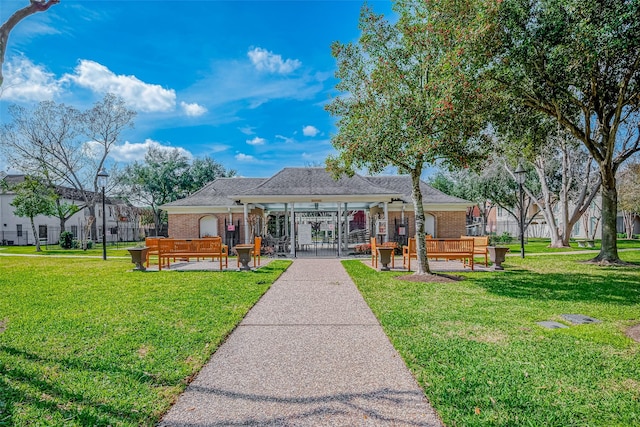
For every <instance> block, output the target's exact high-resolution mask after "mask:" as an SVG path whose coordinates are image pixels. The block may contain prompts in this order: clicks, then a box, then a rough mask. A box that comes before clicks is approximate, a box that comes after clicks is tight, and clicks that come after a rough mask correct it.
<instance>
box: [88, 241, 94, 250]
mask: <svg viewBox="0 0 640 427" xmlns="http://www.w3.org/2000/svg"><path fill="white" fill-rule="evenodd" d="M87 249H93V240H87Z"/></svg>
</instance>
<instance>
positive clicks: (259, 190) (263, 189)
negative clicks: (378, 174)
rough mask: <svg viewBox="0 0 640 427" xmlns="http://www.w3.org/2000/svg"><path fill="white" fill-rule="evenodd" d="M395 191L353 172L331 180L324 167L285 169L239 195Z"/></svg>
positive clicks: (306, 194) (335, 194)
mask: <svg viewBox="0 0 640 427" xmlns="http://www.w3.org/2000/svg"><path fill="white" fill-rule="evenodd" d="M395 194H397V193H396V192H394V191H391V190H389V189H388V188H383V187H379V186H377V185H375V184H374V183H372V182H371V181H369V180H367V179H365V178H363V177H361V176H360V175H357V174H356V175H354V176H352V177H344V176H343V177H341V178H340V179H337V180H336V179H334V178H333V177H332V176H331V174H330V173H328V172H327V171H326V170H325V169H324V168H284V169H282V170H281V171H280V172H278V173H277V174H275V175H274V176H272V177H271V178H269V179H267V180H266V181H264V182H263V183H262V184H260V185H258V186H257V187H255V188H251V189H248V190H246V191H244V192H242V193H238V194H237V195H238V196H244V197H257V196H283V195H287V196H355V195H376V196H377V195H384V196H393V195H395Z"/></svg>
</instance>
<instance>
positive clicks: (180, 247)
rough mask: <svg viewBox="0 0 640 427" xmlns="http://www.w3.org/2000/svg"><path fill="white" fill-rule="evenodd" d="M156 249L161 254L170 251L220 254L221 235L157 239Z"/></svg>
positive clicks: (221, 247)
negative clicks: (200, 237)
mask: <svg viewBox="0 0 640 427" xmlns="http://www.w3.org/2000/svg"><path fill="white" fill-rule="evenodd" d="M158 250H159V252H161V253H162V254H172V253H213V254H221V253H222V250H223V246H222V237H220V236H216V237H207V238H204V239H159V241H158Z"/></svg>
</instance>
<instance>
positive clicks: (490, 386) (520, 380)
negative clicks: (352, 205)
mask: <svg viewBox="0 0 640 427" xmlns="http://www.w3.org/2000/svg"><path fill="white" fill-rule="evenodd" d="M591 256H592V254H585V255H562V256H553V257H550V256H545V257H531V258H526V259H525V260H521V259H519V258H508V259H507V261H506V262H505V263H504V264H503V265H504V266H505V268H506V271H505V272H502V273H493V272H473V273H471V272H468V273H464V276H465V280H462V281H457V282H450V283H421V282H408V281H400V280H397V279H395V277H396V276H398V275H401V274H403V273H380V272H376V271H374V270H372V269H370V268H369V267H367V266H365V265H363V264H362V262H361V261H345V262H344V265H345V267H346V268H347V270H348V271H349V273H350V275H351V276H352V278H353V279H354V281H355V282H356V284H357V286H358V288H359V289H360V291H361V292H362V294H363V295H364V297H365V299H366V301H367V303H368V304H369V305H370V307H371V308H372V309H373V311H374V313H375V314H376V316H377V317H378V319H379V320H380V322H381V324H382V326H383V328H384V329H385V331H386V333H387V334H388V336H389V337H390V339H391V341H392V342H393V345H394V346H395V347H396V349H397V350H398V351H399V352H400V354H401V355H402V357H403V358H404V360H405V362H406V363H407V365H408V367H409V368H410V370H411V371H412V372H413V374H414V375H415V377H416V378H417V380H418V382H419V384H420V385H421V386H422V387H423V388H424V390H425V393H426V395H427V396H428V398H429V399H430V401H431V403H432V404H433V406H434V407H435V409H436V411H437V412H438V413H439V414H440V416H441V417H442V419H443V420H444V423H445V424H446V425H447V426H487V425H491V426H607V427H611V426H637V425H640V344H639V343H637V342H635V341H632V340H631V339H630V338H628V337H627V336H626V335H625V333H624V331H625V330H626V328H628V327H629V326H631V325H634V324H638V323H640V268H637V267H635V268H634V267H629V268H607V267H599V266H595V265H590V264H585V263H582V262H580V261H581V260H586V259H589V258H590V257H591ZM621 256H622V258H623V259H624V260H626V261H630V262H634V263H637V264H640V252H637V251H634V252H624V253H622V254H621ZM561 314H583V315H587V316H592V317H595V318H597V319H600V320H602V323H597V324H590V325H580V326H577V325H576V326H570V327H569V328H567V329H555V330H550V329H545V328H542V327H540V326H538V325H537V324H536V322H538V321H544V320H554V321H559V322H561V323H565V324H568V322H566V321H564V320H563V319H562V317H561V316H560V315H561Z"/></svg>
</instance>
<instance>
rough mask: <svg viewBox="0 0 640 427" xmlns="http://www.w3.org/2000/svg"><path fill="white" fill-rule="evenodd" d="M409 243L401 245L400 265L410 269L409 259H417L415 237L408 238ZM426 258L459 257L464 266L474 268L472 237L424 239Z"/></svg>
mask: <svg viewBox="0 0 640 427" xmlns="http://www.w3.org/2000/svg"><path fill="white" fill-rule="evenodd" d="M408 243H409V244H408V245H405V246H403V247H402V266H403V267H404V268H406V269H407V270H409V271H411V259H412V258H413V259H418V254H417V248H416V239H415V238H410V239H409V242H408ZM425 244H426V249H427V258H428V259H439V258H442V259H447V260H449V259H460V260H462V262H463V263H464V265H465V267H466V266H467V265H469V266H470V267H471V270H473V269H474V265H473V255H474V249H473V248H474V240H473V239H434V238H426V239H425Z"/></svg>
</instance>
